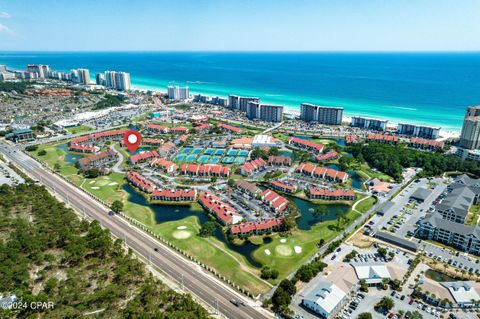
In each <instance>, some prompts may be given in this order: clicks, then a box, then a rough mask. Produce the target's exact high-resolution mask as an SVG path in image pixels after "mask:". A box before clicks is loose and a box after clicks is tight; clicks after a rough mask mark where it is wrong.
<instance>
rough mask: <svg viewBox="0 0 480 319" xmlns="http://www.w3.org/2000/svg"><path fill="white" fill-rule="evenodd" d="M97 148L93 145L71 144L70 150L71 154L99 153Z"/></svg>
mask: <svg viewBox="0 0 480 319" xmlns="http://www.w3.org/2000/svg"><path fill="white" fill-rule="evenodd" d="M97 149H98V148H97V147H95V146H94V145H93V144H77V143H69V144H68V150H69V151H70V152H77V153H95V152H96V151H97Z"/></svg>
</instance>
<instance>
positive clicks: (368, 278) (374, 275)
mask: <svg viewBox="0 0 480 319" xmlns="http://www.w3.org/2000/svg"><path fill="white" fill-rule="evenodd" d="M351 265H352V267H353V268H354V269H355V273H356V274H357V277H358V280H365V282H366V283H367V284H368V285H369V286H374V285H378V284H381V283H382V280H383V279H384V278H387V279H391V275H390V271H389V270H388V268H387V265H386V264H384V263H377V262H374V263H352V264H351Z"/></svg>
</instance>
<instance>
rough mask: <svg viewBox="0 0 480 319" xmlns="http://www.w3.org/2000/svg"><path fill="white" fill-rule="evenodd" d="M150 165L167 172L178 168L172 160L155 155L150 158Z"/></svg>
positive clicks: (173, 171)
mask: <svg viewBox="0 0 480 319" xmlns="http://www.w3.org/2000/svg"><path fill="white" fill-rule="evenodd" d="M150 166H151V167H154V168H157V169H159V170H160V171H162V172H164V173H168V174H173V173H175V172H176V171H177V169H178V166H177V165H176V164H175V163H174V162H172V161H170V160H168V159H166V158H163V157H155V158H153V159H152V160H150Z"/></svg>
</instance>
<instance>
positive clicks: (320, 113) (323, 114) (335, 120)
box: [300, 103, 343, 125]
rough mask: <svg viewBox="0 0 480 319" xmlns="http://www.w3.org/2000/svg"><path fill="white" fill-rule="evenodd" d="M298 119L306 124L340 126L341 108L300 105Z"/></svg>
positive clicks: (308, 104)
mask: <svg viewBox="0 0 480 319" xmlns="http://www.w3.org/2000/svg"><path fill="white" fill-rule="evenodd" d="M300 119H301V120H303V121H306V122H319V123H321V124H326V125H340V124H342V119H343V107H337V106H320V105H314V104H310V103H302V104H301V105H300Z"/></svg>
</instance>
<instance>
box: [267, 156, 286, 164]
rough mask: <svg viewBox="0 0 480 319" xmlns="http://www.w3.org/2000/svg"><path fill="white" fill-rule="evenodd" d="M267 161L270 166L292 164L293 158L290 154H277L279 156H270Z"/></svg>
mask: <svg viewBox="0 0 480 319" xmlns="http://www.w3.org/2000/svg"><path fill="white" fill-rule="evenodd" d="M267 163H268V165H270V166H291V165H292V159H291V158H290V157H288V156H283V155H277V156H273V155H272V156H269V157H268V159H267Z"/></svg>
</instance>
